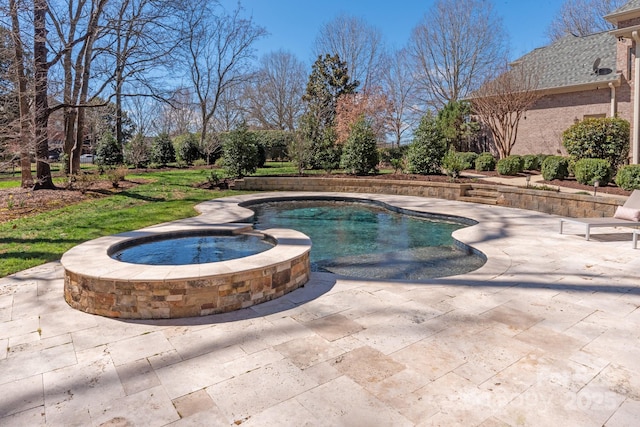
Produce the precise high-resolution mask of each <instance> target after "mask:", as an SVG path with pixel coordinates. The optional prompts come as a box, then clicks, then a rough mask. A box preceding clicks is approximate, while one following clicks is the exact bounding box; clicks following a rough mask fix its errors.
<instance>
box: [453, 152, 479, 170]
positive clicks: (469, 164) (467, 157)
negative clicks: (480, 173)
mask: <svg viewBox="0 0 640 427" xmlns="http://www.w3.org/2000/svg"><path fill="white" fill-rule="evenodd" d="M456 155H457V156H458V157H460V160H461V161H462V163H463V164H462V166H463V167H462V170H465V169H473V168H474V167H475V165H476V159H477V158H478V153H474V152H472V151H462V152H459V153H456Z"/></svg>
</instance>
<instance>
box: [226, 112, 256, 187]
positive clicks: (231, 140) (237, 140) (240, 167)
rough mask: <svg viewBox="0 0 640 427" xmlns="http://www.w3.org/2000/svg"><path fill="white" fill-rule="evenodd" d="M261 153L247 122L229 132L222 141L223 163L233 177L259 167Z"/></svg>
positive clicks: (238, 176)
mask: <svg viewBox="0 0 640 427" xmlns="http://www.w3.org/2000/svg"><path fill="white" fill-rule="evenodd" d="M259 162H260V155H259V151H258V144H257V143H256V141H255V137H254V135H253V133H252V132H249V130H248V129H247V126H246V124H244V123H242V124H240V125H239V126H238V127H237V128H236V129H235V130H233V131H231V132H229V133H227V134H226V135H225V136H224V138H223V143H222V165H223V167H224V169H225V171H226V172H227V173H228V174H229V175H230V176H232V177H235V178H242V177H244V176H246V175H248V174H250V173H253V172H255V171H256V169H257V168H258V164H259Z"/></svg>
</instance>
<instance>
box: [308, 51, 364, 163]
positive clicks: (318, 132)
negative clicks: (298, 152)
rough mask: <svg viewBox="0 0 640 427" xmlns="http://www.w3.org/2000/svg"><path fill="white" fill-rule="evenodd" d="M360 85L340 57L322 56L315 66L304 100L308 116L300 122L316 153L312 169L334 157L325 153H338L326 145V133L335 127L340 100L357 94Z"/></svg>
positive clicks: (333, 147) (328, 138)
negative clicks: (347, 95)
mask: <svg viewBox="0 0 640 427" xmlns="http://www.w3.org/2000/svg"><path fill="white" fill-rule="evenodd" d="M358 84H359V83H358V82H357V81H356V82H352V81H351V79H350V77H349V72H348V70H347V66H346V64H345V63H344V62H342V61H341V60H340V57H338V55H333V56H332V55H329V54H327V55H325V56H324V57H323V56H319V57H318V59H317V60H316V62H315V63H314V64H313V68H312V71H311V74H310V75H309V81H308V83H307V88H306V92H305V94H304V96H303V100H304V101H305V103H306V105H307V112H306V113H305V114H304V115H303V116H302V118H301V120H300V128H301V129H302V130H303V135H302V137H303V138H305V139H306V140H308V141H310V145H311V147H312V150H313V155H312V156H311V166H312V167H314V168H323V166H322V165H321V164H320V163H319V162H318V160H320V159H325V160H326V159H327V158H330V157H331V156H332V155H331V153H323V151H324V150H329V151H334V152H335V151H336V150H337V148H336V147H335V144H333V145H327V144H326V143H327V141H329V140H330V139H331V136H325V132H327V130H328V129H329V128H333V127H334V125H335V123H334V122H335V117H336V106H337V103H338V97H340V95H343V94H351V93H354V92H355V90H356V88H357V87H358ZM323 161H324V160H323ZM325 165H327V163H325Z"/></svg>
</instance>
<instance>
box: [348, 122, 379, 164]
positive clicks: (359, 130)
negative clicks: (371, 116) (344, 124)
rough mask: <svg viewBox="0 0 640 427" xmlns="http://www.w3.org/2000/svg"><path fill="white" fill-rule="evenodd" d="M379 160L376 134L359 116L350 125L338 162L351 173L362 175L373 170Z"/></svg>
mask: <svg viewBox="0 0 640 427" xmlns="http://www.w3.org/2000/svg"><path fill="white" fill-rule="evenodd" d="M379 161H380V159H379V157H378V148H377V146H376V134H375V132H373V129H371V125H369V123H367V121H366V120H365V119H364V118H361V119H360V120H358V121H357V122H355V123H354V124H353V126H352V127H351V133H349V137H348V138H347V141H346V142H345V144H344V149H343V152H342V158H341V160H340V164H341V166H342V167H343V168H344V169H346V170H347V171H349V172H350V173H352V174H356V175H364V174H367V173H369V172H373V171H375V170H376V167H377V166H378V162H379Z"/></svg>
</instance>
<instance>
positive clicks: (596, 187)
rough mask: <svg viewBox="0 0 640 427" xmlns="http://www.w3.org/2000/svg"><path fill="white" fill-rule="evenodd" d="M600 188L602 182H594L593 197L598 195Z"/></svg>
mask: <svg viewBox="0 0 640 427" xmlns="http://www.w3.org/2000/svg"><path fill="white" fill-rule="evenodd" d="M598 187H600V181H597V180H596V181H593V197H595V196H596V194H597V193H598Z"/></svg>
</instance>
